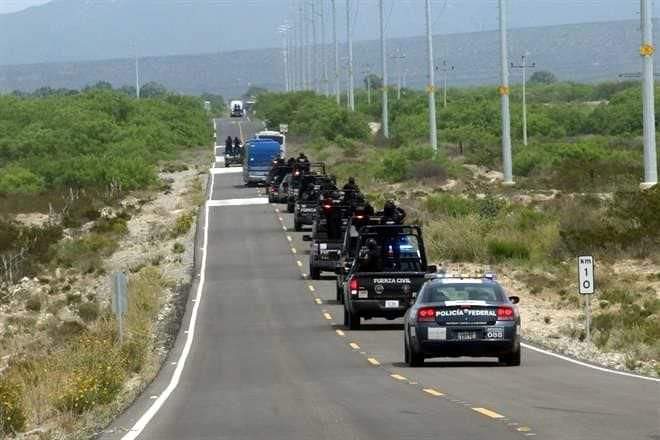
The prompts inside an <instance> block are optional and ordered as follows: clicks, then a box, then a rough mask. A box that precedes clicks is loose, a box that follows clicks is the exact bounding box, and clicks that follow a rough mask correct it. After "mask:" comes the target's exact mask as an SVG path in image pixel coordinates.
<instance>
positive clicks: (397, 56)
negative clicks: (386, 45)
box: [391, 49, 406, 101]
mask: <svg viewBox="0 0 660 440" xmlns="http://www.w3.org/2000/svg"><path fill="white" fill-rule="evenodd" d="M391 58H392V59H393V60H396V69H397V73H398V77H399V78H398V80H397V84H396V100H397V101H400V100H401V84H402V81H403V69H402V66H401V61H402V60H405V59H406V55H405V54H404V53H402V52H401V49H397V50H396V52H395V55H392V57H391Z"/></svg>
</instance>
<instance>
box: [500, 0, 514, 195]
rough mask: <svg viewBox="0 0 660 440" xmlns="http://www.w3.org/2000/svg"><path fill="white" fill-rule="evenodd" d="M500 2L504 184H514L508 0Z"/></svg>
mask: <svg viewBox="0 0 660 440" xmlns="http://www.w3.org/2000/svg"><path fill="white" fill-rule="evenodd" d="M499 4H500V68H501V71H500V77H501V82H502V83H501V85H500V88H499V92H500V96H501V106H502V166H503V170H502V172H503V174H504V182H503V184H504V185H513V184H514V182H513V169H512V168H513V167H512V163H511V162H512V158H511V113H510V109H509V63H508V58H509V54H508V52H507V50H508V49H507V35H506V33H507V25H506V18H507V16H506V14H507V11H506V0H499Z"/></svg>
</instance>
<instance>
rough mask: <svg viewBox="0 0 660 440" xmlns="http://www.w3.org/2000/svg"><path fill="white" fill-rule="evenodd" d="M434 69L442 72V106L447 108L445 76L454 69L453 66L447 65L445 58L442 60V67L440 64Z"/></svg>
mask: <svg viewBox="0 0 660 440" xmlns="http://www.w3.org/2000/svg"><path fill="white" fill-rule="evenodd" d="M436 70H438V71H440V72H442V107H443V108H447V78H448V76H449V72H453V71H454V66H449V65H448V64H447V60H443V61H442V69H441V68H440V66H438V67H436Z"/></svg>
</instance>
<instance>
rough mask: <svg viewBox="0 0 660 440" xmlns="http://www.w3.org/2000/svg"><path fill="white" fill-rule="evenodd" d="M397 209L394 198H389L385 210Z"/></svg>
mask: <svg viewBox="0 0 660 440" xmlns="http://www.w3.org/2000/svg"><path fill="white" fill-rule="evenodd" d="M394 209H396V204H395V203H394V202H393V201H392V200H388V201H387V202H385V206H384V210H385V211H392V210H394Z"/></svg>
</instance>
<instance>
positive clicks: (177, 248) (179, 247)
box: [172, 242, 186, 254]
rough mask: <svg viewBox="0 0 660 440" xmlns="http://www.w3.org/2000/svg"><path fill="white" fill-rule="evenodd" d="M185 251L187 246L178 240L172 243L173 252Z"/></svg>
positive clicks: (180, 252)
mask: <svg viewBox="0 0 660 440" xmlns="http://www.w3.org/2000/svg"><path fill="white" fill-rule="evenodd" d="M185 251H186V247H185V246H184V245H182V244H181V243H179V242H176V243H174V245H172V252H174V253H175V254H182V253H184V252H185Z"/></svg>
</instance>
